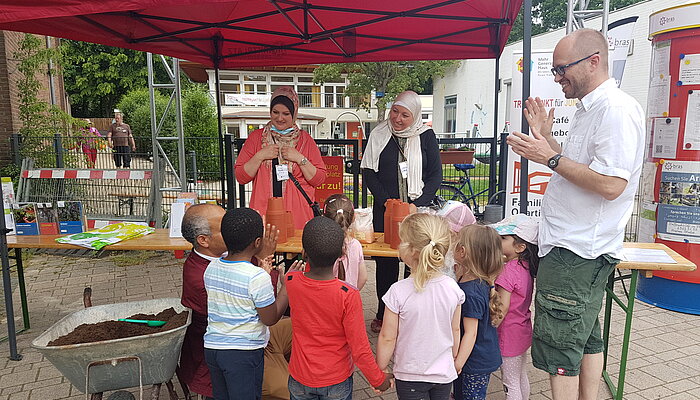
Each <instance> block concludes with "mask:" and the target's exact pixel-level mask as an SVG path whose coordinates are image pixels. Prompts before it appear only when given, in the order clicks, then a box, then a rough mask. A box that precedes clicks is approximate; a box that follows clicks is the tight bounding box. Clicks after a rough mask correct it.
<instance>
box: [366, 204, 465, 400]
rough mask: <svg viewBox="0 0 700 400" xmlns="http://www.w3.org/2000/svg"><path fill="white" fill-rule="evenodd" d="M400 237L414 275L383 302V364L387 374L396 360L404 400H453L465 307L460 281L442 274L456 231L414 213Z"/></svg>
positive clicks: (379, 353) (399, 390)
mask: <svg viewBox="0 0 700 400" xmlns="http://www.w3.org/2000/svg"><path fill="white" fill-rule="evenodd" d="M399 237H400V238H401V244H400V246H399V255H400V257H401V259H402V260H403V262H404V263H405V264H406V265H407V266H409V267H410V268H411V276H409V277H408V278H406V279H404V280H401V281H398V282H396V283H394V284H393V285H391V288H389V291H388V292H387V293H386V294H385V295H384V297H383V298H382V300H383V301H384V304H386V311H385V313H384V323H383V325H382V330H381V332H380V334H379V340H378V341H377V362H378V364H379V367H380V368H382V369H385V368H387V366H388V364H389V361H390V359H391V357H392V355H393V357H394V371H393V372H394V375H395V376H396V394H397V396H398V398H399V399H428V398H429V399H431V400H447V399H449V397H450V390H451V386H452V381H454V380H455V378H456V377H457V372H456V370H455V367H454V361H453V360H454V357H455V356H456V355H457V349H458V347H459V321H460V310H461V307H460V305H461V304H462V303H463V302H464V293H462V291H461V290H460V289H459V287H458V286H457V284H456V283H455V281H454V279H452V278H450V277H448V276H446V275H444V274H443V273H442V269H443V266H444V265H443V264H444V262H445V254H446V253H447V250H448V248H449V247H450V228H449V225H448V223H447V221H446V220H445V219H444V218H442V217H438V216H436V215H429V214H412V215H409V216H408V217H406V219H404V221H403V222H402V223H401V226H400V228H399ZM426 329H429V330H430V335H429V336H430V337H429V338H428V337H426Z"/></svg>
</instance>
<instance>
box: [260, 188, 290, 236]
mask: <svg viewBox="0 0 700 400" xmlns="http://www.w3.org/2000/svg"><path fill="white" fill-rule="evenodd" d="M265 222H266V223H267V224H270V225H274V226H275V227H276V228H277V229H279V238H278V239H277V243H285V242H286V241H287V211H286V210H285V209H284V202H283V201H282V198H281V197H271V198H270V199H268V200H267V212H266V213H265Z"/></svg>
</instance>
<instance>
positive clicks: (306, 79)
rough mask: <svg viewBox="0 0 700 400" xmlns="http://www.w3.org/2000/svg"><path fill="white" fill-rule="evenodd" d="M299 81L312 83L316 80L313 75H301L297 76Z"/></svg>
mask: <svg viewBox="0 0 700 400" xmlns="http://www.w3.org/2000/svg"><path fill="white" fill-rule="evenodd" d="M297 81H299V82H308V83H311V82H313V81H314V77H313V76H300V77H298V78H297Z"/></svg>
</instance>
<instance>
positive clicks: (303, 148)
mask: <svg viewBox="0 0 700 400" xmlns="http://www.w3.org/2000/svg"><path fill="white" fill-rule="evenodd" d="M298 112H299V98H298V96H297V93H296V92H295V91H294V89H293V88H292V87H290V86H283V87H280V88H278V89H277V90H275V91H274V92H273V93H272V99H271V101H270V121H269V122H268V123H267V124H265V127H264V128H262V129H257V130H255V131H253V132H251V133H250V135H249V136H248V139H246V141H245V143H244V144H243V148H242V149H241V151H240V154H239V155H238V158H237V159H236V165H235V173H236V180H237V181H238V183H240V184H246V183H248V182H250V181H252V182H253V190H252V193H251V196H250V207H251V208H253V209H255V210H257V211H258V212H260V213H261V214H262V215H264V214H265V212H266V211H267V199H268V198H270V197H273V196H275V197H282V198H283V199H284V206H285V208H286V209H287V211H292V214H293V216H294V226H295V227H296V229H304V224H306V222H307V221H308V220H310V219H311V218H313V216H314V215H313V212H312V211H311V207H309V204H308V202H307V201H306V199H305V198H304V196H303V195H302V194H301V192H300V191H299V189H298V188H297V187H296V186H295V185H294V183H293V182H292V181H291V180H289V179H287V176H288V175H293V176H294V177H295V178H296V179H297V180H298V181H299V183H300V184H301V187H302V188H303V189H304V191H305V192H306V194H307V195H308V196H309V198H311V200H312V201H314V199H315V196H316V186H319V185H321V184H322V183H323V182H324V181H325V180H326V165H325V163H324V162H323V159H322V158H321V152H320V151H319V149H318V145H316V142H315V141H314V139H313V138H312V137H311V135H309V133H308V132H306V131H305V130H303V129H299V127H298V126H297V124H296V120H297V114H298Z"/></svg>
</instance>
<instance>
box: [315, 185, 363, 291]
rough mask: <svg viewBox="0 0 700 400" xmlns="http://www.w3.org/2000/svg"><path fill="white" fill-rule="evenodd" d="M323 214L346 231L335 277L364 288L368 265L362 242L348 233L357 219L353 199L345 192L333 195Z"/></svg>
mask: <svg viewBox="0 0 700 400" xmlns="http://www.w3.org/2000/svg"><path fill="white" fill-rule="evenodd" d="M323 216H325V217H328V218H330V219H332V220H334V221H335V222H337V223H338V225H340V227H341V228H343V231H344V232H345V243H344V244H343V255H342V256H341V257H340V258H339V259H338V261H336V262H335V265H334V266H333V273H334V274H335V277H336V278H338V279H340V280H341V281H345V282H347V283H349V284H351V285H352V286H354V287H355V288H357V290H362V287H363V286H365V283H366V282H367V266H365V255H364V253H363V252H362V244H360V242H359V241H358V240H357V239H355V238H354V237H352V236H350V234H349V233H348V229H350V225H352V223H353V221H354V220H355V207H354V206H353V204H352V201H350V199H348V198H347V196H345V195H344V194H334V195H331V196H330V197H328V198H327V199H326V204H325V205H324V206H323Z"/></svg>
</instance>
